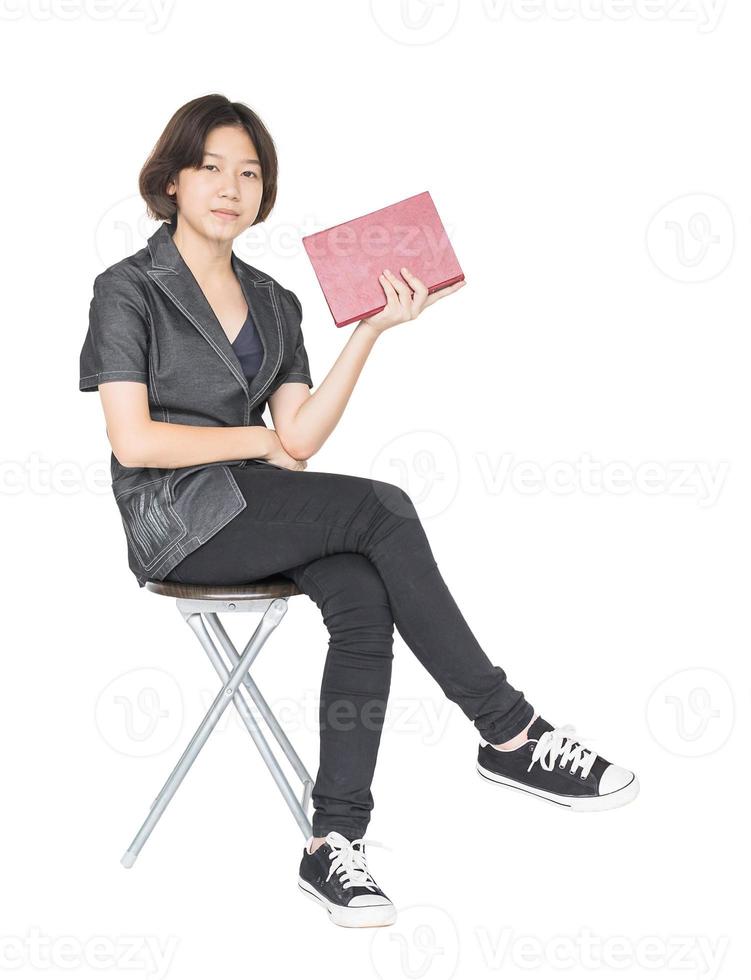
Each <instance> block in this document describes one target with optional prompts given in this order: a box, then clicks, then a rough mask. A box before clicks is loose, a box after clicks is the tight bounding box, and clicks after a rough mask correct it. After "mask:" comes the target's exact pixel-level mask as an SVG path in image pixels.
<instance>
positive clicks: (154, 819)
mask: <svg viewBox="0 0 751 980" xmlns="http://www.w3.org/2000/svg"><path fill="white" fill-rule="evenodd" d="M286 611H287V603H286V601H285V600H284V599H274V600H273V602H271V603H270V604H269V606H268V608H267V610H266V612H265V613H264V616H263V618H262V620H261V622H260V623H259V624H258V628H257V629H256V631H255V633H254V634H253V638H252V639H251V641H250V642H249V643H248V646H247V647H246V649H245V651H244V653H243V655H242V657H241V658H240V660H239V661H238V663H237V664H236V666H235V667H234V668H233V670H232V672H231V673H230V674H229V676H228V679H227V681H226V683H225V684H224V685H223V687H222V689H221V690H220V691H219V693H218V694H217V696H216V698H215V699H214V702H213V704H212V705H211V707H210V708H209V710H208V711H207V712H206V716H205V717H204V719H203V721H202V722H201V724H200V725H199V726H198V728H197V729H196V732H195V734H194V736H193V738H192V739H191V740H190V742H189V743H188V746H187V748H186V749H185V752H183V754H182V756H181V758H180V760H179V762H178V763H177V765H176V766H175V768H174V769H173V770H172V773H171V774H170V776H169V778H168V779H167V782H166V783H165V784H164V786H163V787H162V790H161V792H160V793H159V795H158V796H157V798H156V800H155V801H154V804H153V805H152V807H151V810H150V811H149V814H148V816H147V817H146V819H145V820H144V822H143V825H142V826H141V828H140V830H139V831H138V833H137V834H136V836H135V837H134V838H133V841H132V843H131V845H130V847H129V848H128V850H127V851H126V852H125V854H123V856H122V858H121V864H122V865H123V866H124V867H126V868H131V867H132V866H133V864H134V863H135V860H136V858H137V857H138V855H139V853H140V851H141V848H142V847H143V845H144V844H145V843H146V841H147V840H148V839H149V836H150V834H151V832H152V830H153V829H154V827H155V826H156V824H157V823H158V821H159V818H160V817H161V815H162V814H163V813H164V810H165V809H166V807H167V804H168V803H169V801H170V800H171V799H172V797H173V796H174V795H175V792H176V791H177V787H178V786H179V785H180V783H181V782H182V781H183V779H184V778H185V776H186V774H187V772H188V770H189V769H190V767H191V766H192V765H193V763H194V761H195V759H196V757H197V755H198V753H199V752H200V751H201V749H202V748H203V746H204V744H205V743H206V740H207V739H208V737H209V735H210V734H211V732H212V731H213V730H214V728H215V727H216V725H217V722H218V721H219V719H220V718H221V716H222V715H223V714H224V712H225V710H226V708H227V706H228V705H229V703H230V701H233V700H234V697H235V693H236V691H237V689H238V687H239V686H240V684H241V683H242V679H243V677H244V676H245V672H246V671H247V670H248V668H249V667H250V664H251V663H252V661H253V659H254V657H255V656H256V654H257V653H258V651H259V649H260V648H261V646H263V644H264V643H265V642H266V640H267V639H268V637H269V635H270V634H271V633H272V632H273V631H274V629H276V627H277V626H278V625H279V623H280V622H281V620H282V618H283V617H284V614H285V612H286Z"/></svg>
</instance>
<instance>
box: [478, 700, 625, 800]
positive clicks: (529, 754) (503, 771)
mask: <svg viewBox="0 0 751 980" xmlns="http://www.w3.org/2000/svg"><path fill="white" fill-rule="evenodd" d="M575 734H576V732H575V729H574V728H573V726H571V725H565V726H564V727H563V728H554V727H553V726H552V725H551V724H550V723H549V722H547V721H545V720H544V718H536V719H535V720H534V721H533V722H532V724H531V726H530V728H529V732H528V733H527V741H526V742H525V743H524V744H523V745H521V746H520V747H519V748H518V749H511V750H510V751H508V752H506V751H502V750H500V749H494V748H493V746H492V745H490V744H489V743H488V742H486V741H484V740H481V741H480V748H479V750H478V753H477V771H478V772H479V773H480V775H481V776H482V777H483V779H487V780H490V781H492V782H494V783H500V785H502V786H511V787H512V788H513V789H520V790H523V791H524V792H525V793H531V794H532V795H533V796H539V797H541V798H542V799H544V800H550V801H551V803H558V804H559V805H560V806H565V807H568V808H569V809H570V810H610V809H613V808H614V807H617V806H623V805H624V804H625V803H630V802H631V800H633V799H634V797H635V796H636V795H637V794H638V792H639V780H638V779H637V778H636V776H635V775H634V773H633V772H630V771H629V770H628V769H622V768H621V766H614V765H611V763H609V762H608V761H607V759H603V758H602V756H600V755H597V753H596V752H595V751H594V750H593V749H586V748H585V747H584V746H583V745H582V744H581V743H580V742H577V741H575V740H574V735H575Z"/></svg>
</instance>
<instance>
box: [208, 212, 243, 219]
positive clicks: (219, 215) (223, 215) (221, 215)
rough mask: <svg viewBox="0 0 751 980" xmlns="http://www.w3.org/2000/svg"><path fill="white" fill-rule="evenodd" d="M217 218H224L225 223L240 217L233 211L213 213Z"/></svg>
mask: <svg viewBox="0 0 751 980" xmlns="http://www.w3.org/2000/svg"><path fill="white" fill-rule="evenodd" d="M211 213H212V214H215V215H216V216H217V218H223V219H224V220H225V221H234V220H235V219H236V218H237V217H239V215H236V214H234V213H233V212H232V211H212V212H211Z"/></svg>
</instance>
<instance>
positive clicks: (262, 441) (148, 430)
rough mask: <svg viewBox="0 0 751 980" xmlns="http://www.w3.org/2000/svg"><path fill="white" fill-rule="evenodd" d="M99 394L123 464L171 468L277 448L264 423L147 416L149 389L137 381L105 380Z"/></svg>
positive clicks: (267, 452)
mask: <svg viewBox="0 0 751 980" xmlns="http://www.w3.org/2000/svg"><path fill="white" fill-rule="evenodd" d="M99 394H100V397H101V400H102V407H103V409H104V415H105V419H106V425H107V437H108V439H109V441H110V445H111V446H112V452H113V453H114V454H115V458H116V459H117V460H119V462H120V463H121V464H122V465H123V466H155V467H160V468H165V469H175V468H178V467H181V466H194V465H196V464H198V463H216V462H221V461H222V460H224V459H227V460H230V459H249V458H251V457H255V458H259V459H266V458H267V456H270V455H271V454H272V453H277V452H278V449H279V438H278V436H277V435H276V433H275V432H274V430H273V429H267V428H266V426H264V425H240V426H230V425H228V426H219V425H181V424H179V423H174V422H156V421H154V420H153V419H152V418H151V416H150V414H149V403H148V388H147V387H146V385H145V384H144V383H142V382H140V381H107V382H103V383H102V384H100V386H99ZM291 462H293V461H292V460H290V463H291Z"/></svg>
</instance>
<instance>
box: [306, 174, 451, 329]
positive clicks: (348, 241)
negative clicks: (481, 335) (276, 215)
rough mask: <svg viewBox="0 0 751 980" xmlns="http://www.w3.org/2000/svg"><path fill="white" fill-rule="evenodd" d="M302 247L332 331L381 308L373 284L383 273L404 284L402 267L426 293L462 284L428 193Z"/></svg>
mask: <svg viewBox="0 0 751 980" xmlns="http://www.w3.org/2000/svg"><path fill="white" fill-rule="evenodd" d="M302 241H303V245H304V246H305V251H306V252H307V253H308V258H309V259H310V261H311V264H312V266H313V270H314V272H315V274H316V277H317V279H318V282H319V284H320V286H321V289H322V290H323V295H324V296H325V297H326V302H327V303H328V305H329V309H330V310H331V315H332V316H333V318H334V322H335V323H336V325H337V327H344V326H346V325H347V324H348V323H353V322H354V321H355V320H362V319H364V318H365V317H368V316H373V315H374V314H375V313H378V312H380V311H381V310H382V309H383V308H384V307H385V306H386V295H385V293H384V290H383V286H382V285H381V281H380V280H379V278H378V276H379V275H380V274H381V273H382V272H383V270H384V269H390V270H391V272H393V273H394V275H395V276H398V277H399V278H401V279H404V277H403V276H402V275H401V273H400V271H399V270H400V269H401V267H402V266H406V267H407V269H409V271H410V272H411V273H412V274H413V275H415V276H417V278H418V279H422V281H423V282H424V283H425V285H426V286H427V287H428V292H429V293H434V292H435V291H436V290H437V289H441V288H443V287H444V286H451V285H452V284H453V283H455V282H459V281H460V280H461V279H464V273H463V272H462V270H461V268H460V266H459V262H458V261H457V258H456V255H455V254H454V250H453V248H452V247H451V242H449V240H448V235H447V234H446V230H445V228H444V227H443V224H442V222H441V219H440V218H439V217H438V212H437V211H436V208H435V204H434V203H433V198H432V197H431V196H430V194H429V192H428V191H423V192H422V194H415V195H414V196H413V197H407V198H405V199H404V200H403V201H398V202H397V203H396V204H390V205H389V206H388V207H385V208H379V209H378V210H377V211H371V212H370V213H369V214H364V215H362V216H361V217H359V218H352V219H351V220H350V221H343V222H342V223H341V224H339V225H333V226H332V227H331V228H325V229H324V230H323V231H317V232H315V234H313V235H304V236H303V239H302ZM404 281H405V282H406V279H404Z"/></svg>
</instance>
